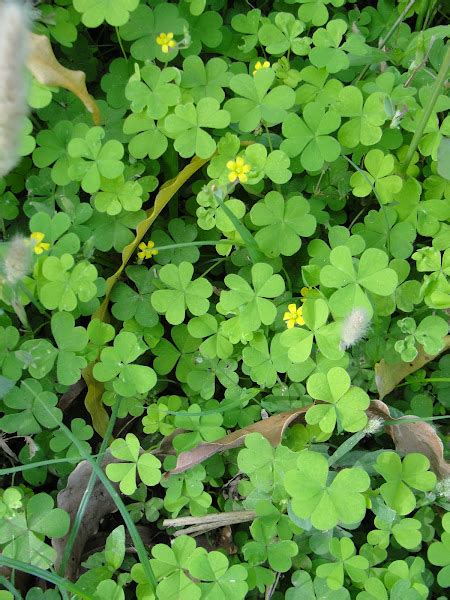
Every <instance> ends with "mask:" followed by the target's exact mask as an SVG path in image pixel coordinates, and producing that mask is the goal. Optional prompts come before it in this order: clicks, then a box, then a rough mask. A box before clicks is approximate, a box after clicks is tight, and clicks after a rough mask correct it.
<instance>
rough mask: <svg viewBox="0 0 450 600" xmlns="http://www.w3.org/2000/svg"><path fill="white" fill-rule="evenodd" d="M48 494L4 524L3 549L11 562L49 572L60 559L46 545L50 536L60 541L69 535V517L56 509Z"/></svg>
mask: <svg viewBox="0 0 450 600" xmlns="http://www.w3.org/2000/svg"><path fill="white" fill-rule="evenodd" d="M53 506H54V502H53V499H52V497H51V496H49V495H48V494H36V495H35V496H32V497H31V498H30V499H29V500H28V502H27V504H26V507H25V509H24V510H22V511H20V512H18V513H16V514H15V515H14V516H13V517H11V518H10V519H2V521H1V522H0V546H2V554H3V555H4V556H6V557H8V558H13V559H15V560H23V561H26V562H27V563H28V564H30V565H34V566H36V567H41V568H43V569H48V568H49V567H50V566H51V565H52V564H53V562H54V560H55V558H56V550H54V549H53V548H52V547H51V546H49V545H48V544H46V543H45V542H44V539H45V537H46V536H48V537H51V538H59V537H62V536H63V535H65V534H66V533H67V530H68V529H69V524H70V518H69V515H68V514H67V513H66V512H65V511H64V510H62V509H61V508H53Z"/></svg>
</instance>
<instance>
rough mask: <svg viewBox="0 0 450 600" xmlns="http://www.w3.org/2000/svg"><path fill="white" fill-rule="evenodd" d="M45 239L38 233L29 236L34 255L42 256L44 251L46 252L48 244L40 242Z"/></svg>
mask: <svg viewBox="0 0 450 600" xmlns="http://www.w3.org/2000/svg"><path fill="white" fill-rule="evenodd" d="M44 238H45V234H44V233H41V232H40V231H35V232H34V233H32V234H31V235H30V239H31V243H32V245H33V250H34V253H35V254H42V253H43V252H44V250H48V249H49V248H50V244H49V243H47V242H43V241H42V240H43V239H44Z"/></svg>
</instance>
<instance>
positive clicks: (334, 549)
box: [316, 538, 369, 590]
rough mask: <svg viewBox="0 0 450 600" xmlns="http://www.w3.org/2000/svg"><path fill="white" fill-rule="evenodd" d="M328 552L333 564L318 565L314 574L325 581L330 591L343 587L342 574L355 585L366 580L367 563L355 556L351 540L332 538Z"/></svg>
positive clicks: (361, 557)
mask: <svg viewBox="0 0 450 600" xmlns="http://www.w3.org/2000/svg"><path fill="white" fill-rule="evenodd" d="M329 551H330V554H331V556H332V557H333V559H334V561H335V562H332V563H324V564H321V565H319V566H318V567H317V570H316V573H317V575H318V576H319V577H322V578H323V579H326V580H327V584H328V587H329V588H330V589H332V590H338V589H340V588H341V587H342V586H343V585H344V574H347V575H348V576H349V577H350V579H351V580H352V581H354V582H356V583H362V582H363V581H364V580H365V579H366V576H367V569H368V568H369V561H368V560H367V558H365V557H364V556H359V555H356V551H355V545H354V543H353V542H352V540H350V539H349V538H341V539H338V538H332V539H331V540H330V546H329Z"/></svg>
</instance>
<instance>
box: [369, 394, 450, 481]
mask: <svg viewBox="0 0 450 600" xmlns="http://www.w3.org/2000/svg"><path fill="white" fill-rule="evenodd" d="M367 412H368V413H369V415H372V416H377V417H381V418H383V419H384V420H385V421H388V420H389V421H395V423H394V424H387V425H386V431H387V433H388V434H389V435H390V436H391V437H392V441H393V442H394V445H395V449H396V450H397V451H398V452H401V453H402V454H410V453H411V452H419V453H420V454H424V455H425V456H426V457H427V458H428V460H429V461H430V466H431V469H432V470H433V471H434V472H435V473H436V475H437V476H438V478H439V479H443V478H444V477H448V476H449V475H450V465H449V464H448V463H447V462H446V461H445V460H444V447H443V444H442V442H441V439H440V438H439V436H438V434H437V433H436V431H435V430H434V428H433V427H432V426H431V425H430V424H429V423H427V422H426V421H410V420H409V419H411V418H414V416H413V415H408V416H404V417H400V418H399V419H394V418H392V417H391V413H390V411H389V407H388V406H387V405H386V404H385V403H384V402H382V401H381V400H372V402H371V404H370V408H369V409H368V411H367ZM415 418H417V419H418V418H419V417H415Z"/></svg>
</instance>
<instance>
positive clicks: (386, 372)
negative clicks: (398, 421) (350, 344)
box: [375, 335, 450, 400]
mask: <svg viewBox="0 0 450 600" xmlns="http://www.w3.org/2000/svg"><path fill="white" fill-rule="evenodd" d="M448 348H450V335H447V336H446V337H445V345H444V347H443V348H442V350H441V351H440V352H439V353H438V354H434V355H431V354H427V353H426V352H425V351H424V349H423V348H422V346H420V349H419V354H418V355H417V357H416V358H415V359H414V360H413V361H412V362H400V363H395V364H393V365H388V364H386V362H385V361H384V359H383V360H381V361H380V362H379V363H377V364H376V365H375V383H376V385H377V390H378V393H379V395H380V400H382V399H383V398H384V397H385V396H387V395H388V394H389V393H390V392H392V390H393V389H395V388H396V387H397V385H398V384H399V383H400V382H401V381H402V380H403V379H405V377H407V376H408V375H411V373H414V372H415V371H417V370H418V369H421V368H422V367H423V366H424V365H426V364H427V363H428V362H430V361H431V360H433V359H435V358H436V357H437V356H439V355H440V354H442V352H445V350H448Z"/></svg>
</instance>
